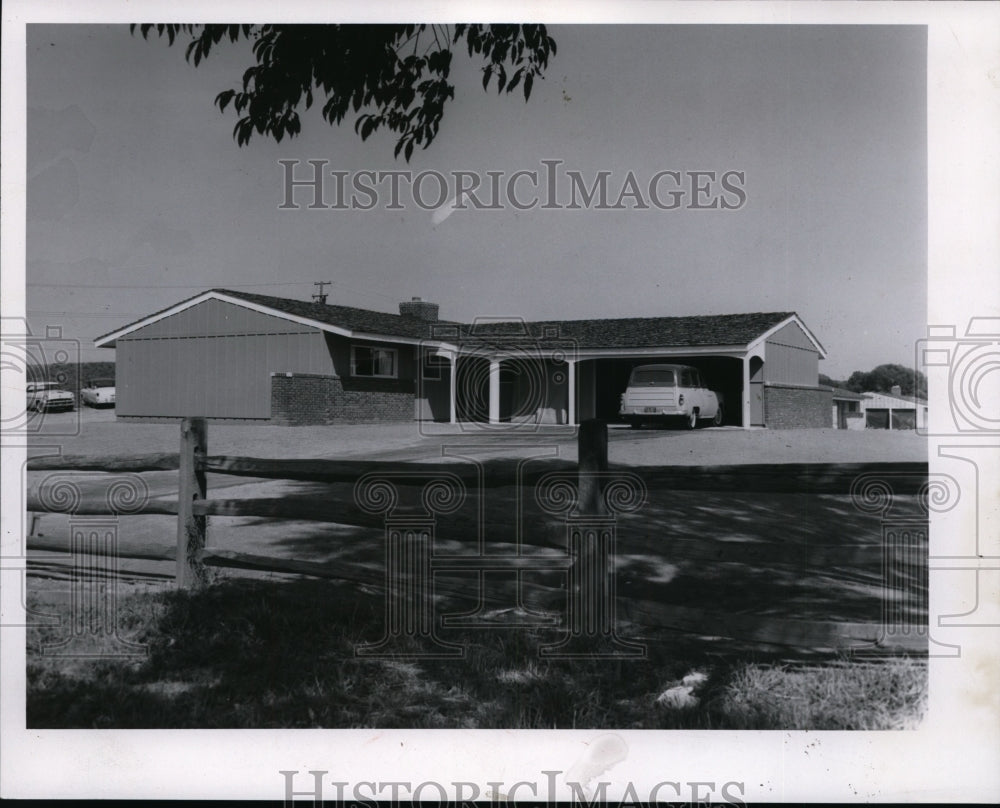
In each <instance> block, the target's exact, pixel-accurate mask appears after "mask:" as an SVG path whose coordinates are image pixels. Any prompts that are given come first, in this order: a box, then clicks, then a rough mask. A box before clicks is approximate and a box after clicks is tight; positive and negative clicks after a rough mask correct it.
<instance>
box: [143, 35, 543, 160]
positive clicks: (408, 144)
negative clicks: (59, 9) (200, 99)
mask: <svg viewBox="0 0 1000 808" xmlns="http://www.w3.org/2000/svg"><path fill="white" fill-rule="evenodd" d="M136 28H138V30H139V33H140V34H141V35H142V37H143V38H144V39H148V38H149V36H150V34H152V33H155V34H156V35H157V36H159V37H160V38H163V37H166V39H167V42H168V43H169V44H170V45H173V44H174V42H175V41H176V40H177V39H178V38H179V37H184V36H189V37H190V42H189V43H188V45H187V48H186V50H185V58H186V59H187V60H188V61H189V62H193V63H194V65H196V66H197V65H199V64H200V63H201V61H202V60H203V59H206V58H207V57H208V55H209V54H210V53H211V52H212V51H213V49H215V48H216V47H217V46H218V45H220V44H222V43H223V42H225V41H228V42H237V41H239V40H240V39H247V40H253V54H254V57H255V58H256V60H257V61H256V64H254V65H251V66H250V67H249V68H247V70H246V71H245V72H244V74H243V81H242V84H241V86H240V87H238V88H235V89H228V90H224V91H222V92H221V93H219V94H218V96H216V99H215V103H216V105H217V106H218V107H219V110H220V112H225V111H226V109H227V108H228V107H229V106H230V105H232V108H233V109H234V110H235V111H236V113H237V115H238V116H239V118H238V120H237V121H236V126H235V127H234V129H233V137H234V138H235V139H236V142H237V144H239V145H240V146H243V145H245V144H247V143H249V142H250V138H251V137H252V136H253V135H254V133H256V134H259V135H264V136H269V137H273V138H274V139H275V141H276V142H279V143H280V142H281V140H282V138H284V137H285V136H286V135H287V136H288V137H294V136H295V135H297V134H299V132H300V131H301V127H302V124H301V119H300V117H299V109H300V108H304V109H309V108H310V107H311V106H312V105H313V103H314V102H315V101H316V100H317V96H319V97H320V98H322V99H324V100H323V108H322V114H323V118H324V119H325V120H326V121H327V122H329V123H330V124H331V125H334V124H336V125H339V124H341V123H342V122H343V121H344V119H345V118H346V117H347V115H348V114H350V113H351V112H352V111H353V112H354V113H357V114H358V117H357V118H356V120H355V123H354V131H355V132H357V133H358V134H359V135H360V136H361V139H362V140H367V139H368V137H369V136H370V135H372V134H373V133H374V132H376V131H378V130H379V129H382V128H386V129H388V130H389V131H391V132H394V133H397V134H398V135H399V138H398V140H397V141H396V147H395V151H394V154H395V156H397V157H398V156H399V154H400V153H401V152H402V154H403V156H404V158H405V159H406V160H407V161H409V159H410V156H411V155H412V154H413V150H414V148H415V146H417V145H420V146H422V148H425V149H426V148H427V147H428V146H429V145H430V144H431V143H432V142H433V140H434V138H435V137H436V136H437V134H438V129H439V127H440V124H441V119H442V117H443V115H444V108H445V104H446V103H447V102H448V101H449V100H451V99H453V98H454V97H455V87H454V86H453V85H452V83H451V82H450V81H449V74H450V71H451V64H452V56H453V48H455V47H456V46H458V44H459V43H460V42H462V41H463V40H464V43H465V46H466V49H467V50H468V55H469V57H470V58H472V57H473V56H474V55H475V56H476V57H479V58H482V60H483V62H484V64H483V67H482V72H483V82H482V83H483V89H484V90H486V89H488V87H489V85H490V82H491V81H492V80H493V78H494V77H495V78H496V88H497V93H498V94H499V93H502V92H504V91H506V92H508V93H512V92H514V90H515V89H516V88H517V87H521V91H522V93H523V94H524V99H525V101H527V100H528V98H529V97H530V96H531V88H532V86H533V84H534V80H535V78H536V77H539V76H542V74H543V71H544V70H545V69H546V68H547V67H548V62H549V57H550V56H554V55H555V53H556V43H555V40H554V39H552V37H550V36H549V35H548V33H547V31H546V28H545V26H544V25H466V24H460V25H455V26H454V30H452V28H451V26H447V25H174V24H170V25H165V24H159V25H152V24H144V25H139V26H135V25H133V26H132V31H133V33H134V32H135V30H136Z"/></svg>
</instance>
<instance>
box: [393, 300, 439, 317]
mask: <svg viewBox="0 0 1000 808" xmlns="http://www.w3.org/2000/svg"><path fill="white" fill-rule="evenodd" d="M399 313H400V314H402V315H403V316H405V317H416V318H417V319H418V320H425V321H426V322H428V323H436V322H437V318H438V304H437V303H427V302H425V301H423V300H421V299H420V298H419V297H414V298H412V299H411V300H409V301H408V302H405V303H400V304H399Z"/></svg>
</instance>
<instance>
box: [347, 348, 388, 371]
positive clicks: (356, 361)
mask: <svg viewBox="0 0 1000 808" xmlns="http://www.w3.org/2000/svg"><path fill="white" fill-rule="evenodd" d="M351 375H352V376H368V377H371V378H377V379H395V378H396V349H395V348H373V347H370V346H368V345H352V346H351Z"/></svg>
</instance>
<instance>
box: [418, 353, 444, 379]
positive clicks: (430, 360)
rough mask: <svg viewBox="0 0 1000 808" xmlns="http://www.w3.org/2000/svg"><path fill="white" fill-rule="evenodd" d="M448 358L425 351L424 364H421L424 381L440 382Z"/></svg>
mask: <svg viewBox="0 0 1000 808" xmlns="http://www.w3.org/2000/svg"><path fill="white" fill-rule="evenodd" d="M447 364H448V360H447V359H446V358H445V357H443V356H439V355H438V354H432V353H425V354H424V361H423V365H422V366H421V377H422V378H423V380H424V381H428V382H439V381H441V379H442V378H443V372H444V367H445V365H447Z"/></svg>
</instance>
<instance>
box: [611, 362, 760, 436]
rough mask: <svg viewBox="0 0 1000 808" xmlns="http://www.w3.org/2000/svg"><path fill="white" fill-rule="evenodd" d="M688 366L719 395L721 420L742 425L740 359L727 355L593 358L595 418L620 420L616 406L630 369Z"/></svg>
mask: <svg viewBox="0 0 1000 808" xmlns="http://www.w3.org/2000/svg"><path fill="white" fill-rule="evenodd" d="M660 363H662V364H677V365H691V366H692V367H696V368H698V370H699V371H700V372H701V375H702V378H703V379H704V380H705V383H706V384H707V385H708V387H710V388H711V389H712V390H714V391H715V392H716V393H718V394H719V395H721V396H722V415H723V419H722V423H723V424H724V425H730V426H742V425H743V362H742V360H740V359H734V358H732V357H728V356H677V357H673V356H672V357H669V358H662V357H661V358H655V357H644V358H642V359H597V360H595V361H594V373H595V384H594V409H595V415H596V417H597V418H604V419H606V420H607V421H608V422H609V423H621V422H622V421H621V418H620V416H619V415H618V408H619V407H620V406H621V396H622V393H624V392H625V388H626V387H628V379H629V376H630V375H631V373H632V368H634V367H637V366H638V365H654V364H660Z"/></svg>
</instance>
